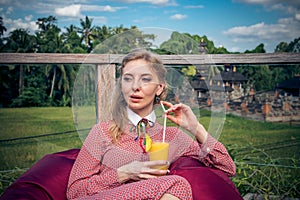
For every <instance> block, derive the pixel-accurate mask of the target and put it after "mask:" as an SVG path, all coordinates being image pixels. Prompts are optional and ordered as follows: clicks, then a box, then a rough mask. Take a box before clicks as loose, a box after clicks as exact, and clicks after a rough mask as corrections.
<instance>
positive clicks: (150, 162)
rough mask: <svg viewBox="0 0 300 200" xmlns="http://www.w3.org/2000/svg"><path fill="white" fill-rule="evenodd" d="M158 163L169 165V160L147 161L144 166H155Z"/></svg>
mask: <svg viewBox="0 0 300 200" xmlns="http://www.w3.org/2000/svg"><path fill="white" fill-rule="evenodd" d="M157 165H162V166H163V165H168V166H169V161H165V160H153V161H145V162H144V166H145V167H150V168H151V167H155V166H157Z"/></svg>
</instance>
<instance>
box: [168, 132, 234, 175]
mask: <svg viewBox="0 0 300 200" xmlns="http://www.w3.org/2000/svg"><path fill="white" fill-rule="evenodd" d="M172 135H173V137H171V136H172ZM168 136H170V138H169V139H168V140H169V141H168V142H171V144H172V145H171V146H172V147H171V148H170V150H169V154H171V160H172V161H174V159H175V160H176V159H177V158H179V157H180V156H188V157H193V158H195V159H197V160H199V161H201V162H202V163H203V164H204V165H206V166H208V167H213V168H217V169H219V170H221V171H224V172H225V173H226V174H227V175H229V176H233V175H235V173H236V166H235V164H234V162H233V160H232V158H231V157H230V155H229V154H228V152H227V149H226V148H225V146H224V145H223V144H222V143H220V142H219V141H217V140H216V139H215V138H213V137H212V136H211V135H208V138H207V141H206V143H205V144H200V143H198V142H197V140H196V139H194V138H192V137H191V136H189V135H187V134H186V133H183V132H182V131H181V130H179V129H178V128H168Z"/></svg>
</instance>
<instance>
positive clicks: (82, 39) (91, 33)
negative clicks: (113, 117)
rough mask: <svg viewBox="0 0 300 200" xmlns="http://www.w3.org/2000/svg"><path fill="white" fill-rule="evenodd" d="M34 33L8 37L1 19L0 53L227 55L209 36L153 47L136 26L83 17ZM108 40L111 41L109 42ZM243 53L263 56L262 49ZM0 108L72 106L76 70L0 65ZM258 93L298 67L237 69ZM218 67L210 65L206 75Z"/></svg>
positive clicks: (50, 23)
mask: <svg viewBox="0 0 300 200" xmlns="http://www.w3.org/2000/svg"><path fill="white" fill-rule="evenodd" d="M36 24H37V25H38V31H36V32H35V33H34V34H32V33H29V31H28V30H24V29H16V30H13V31H11V32H10V33H8V36H7V37H4V35H5V34H4V33H5V32H6V31H7V29H6V27H5V22H4V21H3V18H2V17H0V52H9V53H110V54H116V53H119V54H125V53H127V52H129V51H130V50H131V49H133V48H138V47H146V48H149V49H151V50H152V51H154V52H156V53H158V54H199V48H200V46H199V44H205V53H208V54H228V53H237V52H228V51H227V49H226V48H225V47H215V45H214V43H213V41H210V40H209V39H208V38H207V36H205V35H204V36H199V35H191V34H189V33H179V32H173V33H172V34H171V37H170V39H169V40H167V41H165V42H163V43H162V44H161V45H160V46H159V47H157V48H153V47H154V45H153V44H152V42H153V41H154V39H155V37H156V36H155V35H154V34H145V33H143V32H142V31H141V30H139V29H138V28H137V27H136V26H132V27H130V28H125V27H123V25H120V26H118V27H108V26H105V25H102V26H97V25H94V24H93V19H92V18H89V17H88V16H86V17H85V18H84V19H80V23H79V24H80V26H79V27H77V26H75V25H70V26H69V27H65V29H64V31H62V29H61V28H60V27H58V26H57V19H56V17H54V16H48V17H44V18H38V19H37V21H36ZM108 38H110V39H109V40H108ZM299 51H300V37H299V38H297V39H295V40H294V41H292V42H290V43H289V44H288V43H285V42H281V43H279V44H278V46H277V47H276V49H275V52H299ZM244 53H265V50H264V44H259V45H258V46H257V47H256V48H255V49H253V50H247V51H245V52H244ZM0 67H1V68H0V69H1V70H0V90H1V91H2V92H1V94H0V107H24V106H71V103H72V102H71V99H72V87H73V85H74V82H75V78H76V74H77V72H78V70H79V67H80V66H78V65H67V64H48V65H39V66H37V65H28V64H27V65H25V64H18V65H2V66H0ZM185 67H187V68H185V69H183V71H181V72H182V73H186V74H187V75H189V76H193V75H194V74H195V67H193V66H185ZM237 69H238V71H239V72H241V73H242V74H244V75H245V76H246V77H247V78H248V79H249V83H250V84H252V85H254V86H255V88H256V90H258V91H260V90H270V89H273V88H274V87H275V86H276V84H277V83H279V82H280V81H282V80H285V79H287V78H290V77H292V76H293V75H295V74H300V67H299V66H285V67H278V66H275V67H274V66H269V65H265V66H247V67H239V68H237ZM220 70H222V67H219V66H218V67H217V68H216V67H215V66H209V67H208V71H209V76H210V77H211V76H213V75H214V74H215V73H218V71H220Z"/></svg>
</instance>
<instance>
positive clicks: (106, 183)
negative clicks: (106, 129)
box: [67, 125, 120, 199]
mask: <svg viewBox="0 0 300 200" xmlns="http://www.w3.org/2000/svg"><path fill="white" fill-rule="evenodd" d="M101 133H102V130H101V127H100V126H99V125H95V126H94V127H93V129H92V130H91V131H90V133H89V135H88V137H87V138H86V140H85V142H84V144H83V146H82V148H81V151H80V153H79V155H78V157H77V159H76V161H75V163H74V166H73V168H72V171H71V174H70V178H69V183H68V190H67V197H68V199H74V198H78V197H83V196H90V195H93V194H94V193H96V191H101V190H104V189H109V188H111V187H113V186H118V185H120V184H119V183H118V179H117V172H116V169H114V168H110V167H107V166H105V165H103V163H102V159H103V155H104V153H105V151H107V149H109V148H108V145H109V142H108V140H107V139H105V137H104V135H103V134H101Z"/></svg>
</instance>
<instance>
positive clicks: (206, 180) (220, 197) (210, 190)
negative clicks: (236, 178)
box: [170, 157, 243, 200]
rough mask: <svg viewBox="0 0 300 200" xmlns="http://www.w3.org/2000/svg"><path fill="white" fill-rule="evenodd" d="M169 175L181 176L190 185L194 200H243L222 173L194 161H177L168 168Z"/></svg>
mask: <svg viewBox="0 0 300 200" xmlns="http://www.w3.org/2000/svg"><path fill="white" fill-rule="evenodd" d="M170 174H174V175H179V176H182V177H184V178H185V179H186V180H187V181H188V182H189V183H190V185H191V187H192V192H193V199H194V200H243V198H242V197H241V195H240V193H239V191H238V190H237V188H236V187H235V185H234V184H233V183H232V181H231V180H230V178H229V177H228V176H227V175H226V174H225V173H224V172H222V171H220V170H217V169H213V168H210V167H206V166H203V164H201V163H200V162H199V161H197V160H196V159H193V158H188V157H181V158H179V159H177V160H176V161H175V162H174V163H173V164H172V165H171V166H170Z"/></svg>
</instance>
